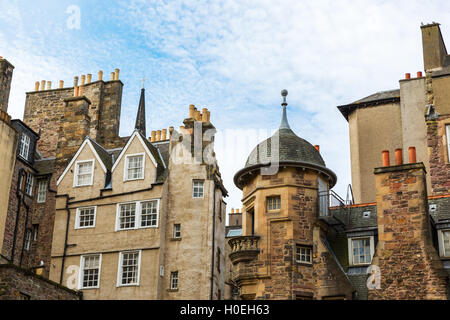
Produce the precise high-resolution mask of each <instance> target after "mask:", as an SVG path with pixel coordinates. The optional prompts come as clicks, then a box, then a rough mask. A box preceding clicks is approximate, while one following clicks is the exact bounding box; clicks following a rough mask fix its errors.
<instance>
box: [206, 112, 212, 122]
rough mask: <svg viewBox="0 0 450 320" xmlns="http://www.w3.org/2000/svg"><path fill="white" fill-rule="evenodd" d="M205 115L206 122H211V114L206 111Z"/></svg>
mask: <svg viewBox="0 0 450 320" xmlns="http://www.w3.org/2000/svg"><path fill="white" fill-rule="evenodd" d="M206 114H207V116H206V119H207V122H211V112H210V111H209V110H208V111H206Z"/></svg>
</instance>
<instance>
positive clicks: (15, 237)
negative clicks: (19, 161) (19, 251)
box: [11, 168, 25, 264]
mask: <svg viewBox="0 0 450 320" xmlns="http://www.w3.org/2000/svg"><path fill="white" fill-rule="evenodd" d="M24 171H25V170H24V169H23V168H20V169H19V177H20V178H19V185H18V186H17V189H16V197H17V199H18V201H17V211H16V223H15V224H14V234H13V243H12V250H11V263H13V264H14V254H15V253H16V241H17V227H18V226H17V225H18V222H19V215H20V206H21V204H22V197H21V196H20V190H21V184H22V181H23V173H24Z"/></svg>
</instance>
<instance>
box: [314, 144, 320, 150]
mask: <svg viewBox="0 0 450 320" xmlns="http://www.w3.org/2000/svg"><path fill="white" fill-rule="evenodd" d="M314 148H316V150H317V152H320V146H319V145H318V144H316V145H315V146H314Z"/></svg>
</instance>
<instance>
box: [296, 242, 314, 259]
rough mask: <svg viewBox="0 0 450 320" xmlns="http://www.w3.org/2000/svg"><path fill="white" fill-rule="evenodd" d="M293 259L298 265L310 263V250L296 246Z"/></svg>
mask: <svg viewBox="0 0 450 320" xmlns="http://www.w3.org/2000/svg"><path fill="white" fill-rule="evenodd" d="M295 259H296V261H297V262H299V263H312V249H311V248H310V247H303V246H297V247H296V255H295Z"/></svg>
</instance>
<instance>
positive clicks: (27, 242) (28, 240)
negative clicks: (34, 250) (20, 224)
mask: <svg viewBox="0 0 450 320" xmlns="http://www.w3.org/2000/svg"><path fill="white" fill-rule="evenodd" d="M30 247H31V230H30V229H27V230H26V231H25V250H27V251H30Z"/></svg>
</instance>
